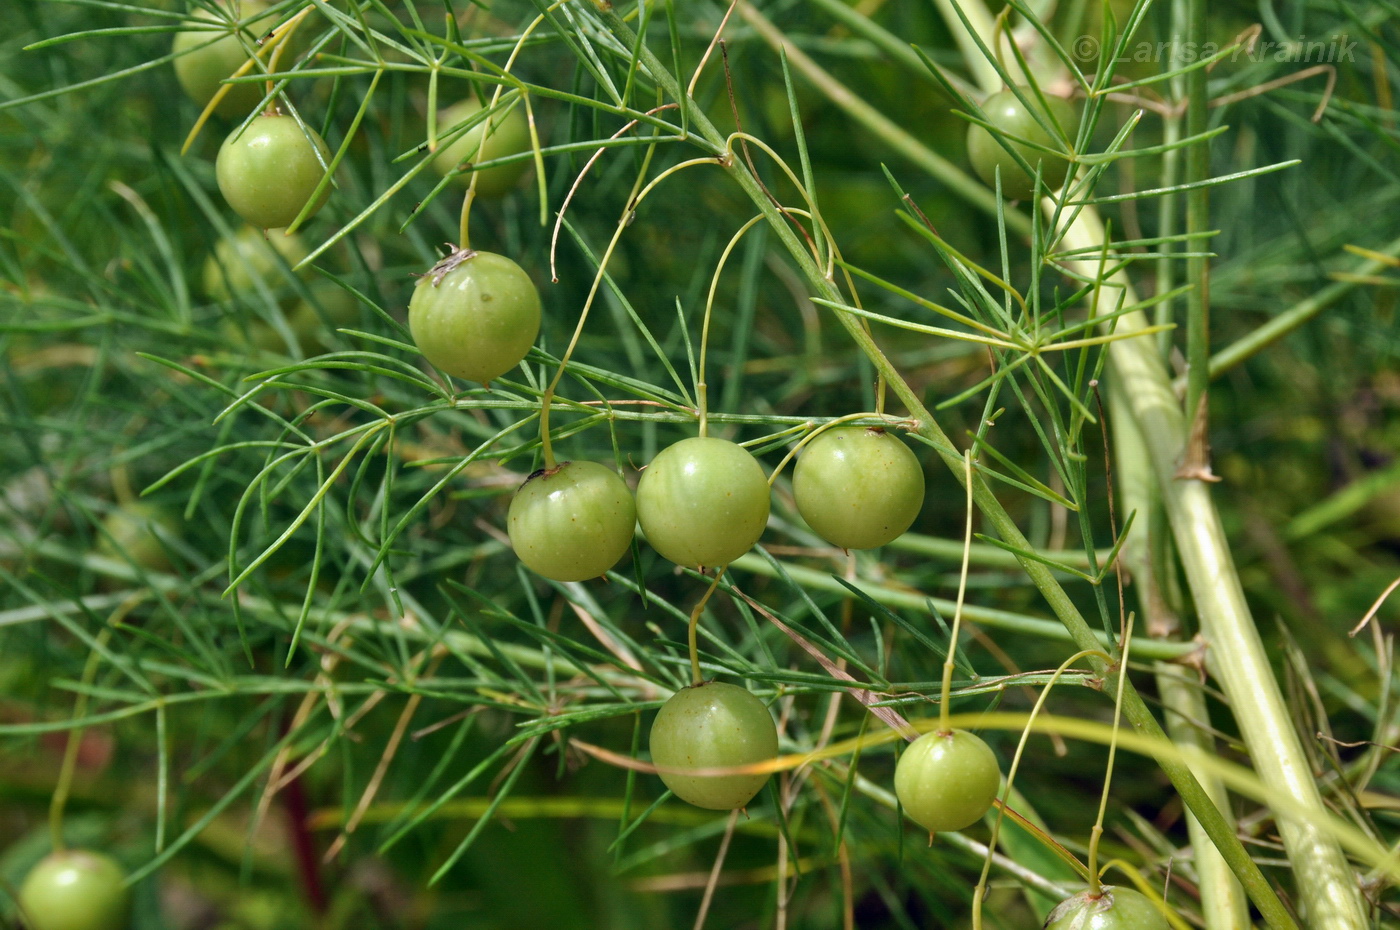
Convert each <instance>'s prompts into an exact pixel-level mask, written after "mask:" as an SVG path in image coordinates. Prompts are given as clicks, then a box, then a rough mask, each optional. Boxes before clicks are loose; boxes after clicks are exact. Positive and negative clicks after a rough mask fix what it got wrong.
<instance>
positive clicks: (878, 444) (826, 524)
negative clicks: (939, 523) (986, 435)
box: [792, 426, 924, 549]
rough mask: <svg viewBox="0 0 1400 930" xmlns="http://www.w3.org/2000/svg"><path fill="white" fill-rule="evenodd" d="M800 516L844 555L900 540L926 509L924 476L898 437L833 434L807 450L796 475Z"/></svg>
mask: <svg viewBox="0 0 1400 930" xmlns="http://www.w3.org/2000/svg"><path fill="white" fill-rule="evenodd" d="M792 493H793V496H794V497H795V498H796V499H797V510H798V512H799V513H801V514H802V519H804V520H806V521H807V525H808V526H810V527H811V528H812V529H813V530H814V531H815V532H816V534H817V535H818V536H820V537H821V538H822V539H825V540H826V541H827V542H829V543H831V544H832V545H833V546H840V547H841V548H842V549H874V548H875V547H876V546H883V545H885V544H886V543H888V542H890V541H891V540H893V539H896V538H897V537H899V536H900V535H901V534H902V533H904V531H905V530H907V529H909V527H910V526H911V525H912V524H913V523H914V520H915V518H916V517H918V515H919V510H920V508H921V507H923V503H924V470H923V468H922V467H920V465H919V460H918V458H917V457H915V455H914V453H913V451H912V450H910V448H909V447H908V446H907V445H905V444H904V441H903V440H901V439H900V438H899V437H898V436H895V435H894V434H893V433H889V432H886V431H885V430H883V429H880V428H878V427H877V428H874V429H866V428H865V427H861V426H857V427H847V428H840V427H838V428H835V429H829V430H827V431H826V432H824V433H821V434H820V435H818V436H817V438H816V439H813V440H812V441H811V442H810V443H808V444H807V447H806V448H805V449H804V450H803V452H802V455H801V457H800V458H799V459H798V460H797V468H796V469H794V470H793V475H792Z"/></svg>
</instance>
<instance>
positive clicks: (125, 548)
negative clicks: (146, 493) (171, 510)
mask: <svg viewBox="0 0 1400 930" xmlns="http://www.w3.org/2000/svg"><path fill="white" fill-rule="evenodd" d="M102 530H103V532H102V534H101V535H100V536H99V537H98V542H97V551H98V553H99V554H101V555H104V556H106V557H107V558H109V559H117V560H119V561H122V562H130V563H131V564H134V565H136V566H139V567H140V568H144V569H146V570H147V571H152V572H165V571H169V570H170V568H171V567H172V566H171V561H170V551H169V549H168V548H167V547H166V546H165V544H164V543H162V542H161V537H162V536H167V537H168V536H171V535H173V534H174V532H175V525H174V521H173V520H172V519H171V518H170V515H169V514H167V513H166V512H165V510H164V509H162V508H161V507H158V506H156V505H155V504H152V503H149V502H148V501H132V502H130V503H127V504H121V505H119V506H117V507H116V508H114V509H113V510H112V511H111V512H110V513H108V514H107V516H106V517H105V518H104V519H103V520H102Z"/></svg>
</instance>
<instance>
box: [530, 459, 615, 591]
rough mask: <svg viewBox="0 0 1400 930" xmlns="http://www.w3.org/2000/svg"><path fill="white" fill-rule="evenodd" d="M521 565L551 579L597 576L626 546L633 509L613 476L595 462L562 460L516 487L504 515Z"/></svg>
mask: <svg viewBox="0 0 1400 930" xmlns="http://www.w3.org/2000/svg"><path fill="white" fill-rule="evenodd" d="M506 523H507V528H508V530H509V532H510V544H511V546H512V547H513V548H514V549H515V554H516V556H518V557H519V559H520V561H522V562H524V563H525V566H526V567H527V568H529V569H530V570H531V571H533V572H537V573H538V574H541V575H543V576H545V577H546V578H553V579H554V580H555V581H584V580H586V579H588V578H597V577H598V576H599V575H601V574H603V573H604V572H606V571H607V570H608V569H610V568H612V567H613V566H614V565H616V564H617V561H618V559H620V558H622V556H623V554H625V553H626V552H627V550H628V548H629V547H630V546H631V545H632V536H633V534H634V533H635V532H636V529H637V508H636V505H635V504H634V503H633V502H632V491H631V490H630V489H629V488H628V487H627V483H626V482H625V481H623V480H622V479H621V478H620V477H618V474H617V472H615V471H613V470H612V469H610V468H606V467H604V466H602V465H599V464H598V463H597V462H564V463H562V464H560V465H559V466H558V467H557V468H554V469H553V470H550V471H541V472H536V473H535V474H533V475H531V476H530V477H529V478H528V479H527V480H526V482H525V483H524V484H523V485H521V486H520V490H519V491H517V492H515V497H514V498H513V499H512V500H511V502H510V513H509V514H508V515H507V517H506Z"/></svg>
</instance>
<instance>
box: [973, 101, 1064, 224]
mask: <svg viewBox="0 0 1400 930" xmlns="http://www.w3.org/2000/svg"><path fill="white" fill-rule="evenodd" d="M1021 95H1022V96H1024V97H1025V98H1026V99H1027V100H1032V101H1033V100H1035V95H1034V92H1033V91H1032V90H1031V89H1030V88H1021ZM1046 102H1047V103H1048V104H1049V107H1050V114H1049V115H1048V116H1047V115H1045V114H1041V115H1042V118H1044V119H1045V121H1046V122H1047V123H1050V124H1052V125H1054V124H1058V125H1059V127H1060V129H1061V130H1063V131H1064V132H1065V134H1066V135H1067V136H1069V137H1070V138H1071V139H1073V135H1072V134H1073V132H1074V129H1075V126H1076V124H1077V123H1078V117H1077V116H1076V115H1075V112H1074V107H1072V106H1070V104H1069V102H1068V101H1066V100H1064V99H1062V98H1060V97H1047V98H1046ZM982 112H983V113H985V114H986V116H987V122H989V123H991V124H992V125H993V126H995V127H996V128H997V129H999V130H1000V131H1001V132H1003V133H1006V134H1007V135H1010V136H1016V137H1017V138H1019V139H1026V140H1028V141H1030V142H1035V143H1037V144H1039V145H1043V146H1046V147H1048V148H1051V149H1056V150H1058V149H1061V148H1063V146H1064V143H1062V142H1061V141H1060V140H1059V139H1057V138H1056V137H1055V136H1053V135H1052V134H1051V133H1050V132H1048V131H1047V130H1046V129H1045V127H1044V126H1042V125H1041V124H1040V123H1039V122H1038V121H1037V120H1036V118H1035V116H1034V115H1032V113H1031V111H1030V110H1027V109H1026V106H1025V104H1023V103H1021V101H1020V100H1019V99H1017V97H1016V95H1015V94H1014V93H1012V92H1011V91H1009V90H1004V91H1001V92H1000V93H996V94H992V95H991V96H990V97H988V98H987V99H986V100H984V101H983V102H982ZM1006 141H1007V143H1008V144H1009V145H1010V146H1011V147H1012V148H1014V149H1015V150H1016V152H1017V153H1018V154H1020V156H1021V157H1022V158H1023V159H1024V160H1025V162H1026V164H1028V165H1030V166H1031V167H1032V168H1034V167H1035V166H1036V165H1037V164H1039V165H1040V177H1041V180H1043V181H1044V182H1045V188H1046V190H1049V191H1056V190H1059V189H1060V187H1061V186H1062V185H1063V184H1064V183H1065V177H1066V176H1067V175H1068V174H1069V164H1070V163H1069V160H1068V159H1066V158H1064V157H1063V156H1060V155H1052V154H1050V153H1049V152H1042V151H1040V150H1038V149H1034V148H1032V147H1030V146H1029V145H1026V144H1025V143H1024V142H1016V141H1012V140H1009V139H1008V140H1006ZM967 157H968V158H969V159H970V160H971V162H972V168H973V170H974V171H976V172H977V176H978V177H979V178H981V179H982V180H983V181H984V182H985V183H986V184H987V186H988V187H991V188H993V189H995V188H996V183H997V171H998V169H1000V171H1001V193H1002V196H1003V197H1006V198H1007V199H1009V200H1026V199H1027V198H1029V197H1032V196H1033V195H1034V194H1035V178H1034V177H1033V176H1031V175H1028V174H1026V172H1025V170H1024V169H1023V168H1022V167H1021V166H1020V165H1019V164H1017V163H1016V159H1015V158H1013V157H1012V156H1011V153H1010V152H1008V151H1007V150H1006V149H1005V148H1003V147H1002V145H1001V143H1000V142H998V141H997V139H996V138H995V137H993V135H992V134H991V133H990V132H988V131H987V130H986V129H983V128H982V127H981V126H977V125H972V126H969V127H968V128H967Z"/></svg>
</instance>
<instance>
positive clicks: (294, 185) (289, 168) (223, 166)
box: [214, 114, 331, 229]
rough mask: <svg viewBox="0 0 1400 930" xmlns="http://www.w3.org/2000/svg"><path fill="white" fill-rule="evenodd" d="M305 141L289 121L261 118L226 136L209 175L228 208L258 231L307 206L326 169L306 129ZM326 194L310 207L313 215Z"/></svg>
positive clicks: (321, 150)
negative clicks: (241, 130) (226, 202)
mask: <svg viewBox="0 0 1400 930" xmlns="http://www.w3.org/2000/svg"><path fill="white" fill-rule="evenodd" d="M306 132H307V133H309V134H310V136H309V137H308V136H307V135H306V134H304V133H303V132H302V128H301V127H300V126H298V125H297V122H296V120H294V119H292V118H291V117H290V116H282V115H279V114H263V115H262V116H257V117H254V119H253V121H252V122H251V123H249V124H248V128H247V129H245V130H244V131H243V132H242V133H240V132H239V131H238V130H237V129H235V130H234V131H233V132H231V133H229V137H228V138H227V139H225V140H224V144H223V145H222V146H220V148H219V156H218V159H217V160H216V161H215V163H214V173H215V175H216V176H217V177H218V179H219V190H220V191H221V192H222V193H223V195H224V199H225V200H227V201H228V205H229V206H230V207H233V211H234V212H235V213H237V214H238V215H239V216H241V217H243V219H245V220H247V221H248V222H249V223H252V224H253V225H254V226H257V227H258V228H260V229H275V228H279V227H282V226H287V225H290V224H291V222H292V220H294V219H296V218H297V215H298V214H300V213H301V209H302V207H304V206H306V204H307V202H309V201H311V197H312V195H313V194H314V193H315V192H316V187H317V185H319V184H320V183H321V178H322V177H323V176H324V175H325V171H326V166H327V165H329V164H330V151H329V150H328V149H327V148H326V143H325V142H323V141H322V140H321V137H320V135H318V134H317V132H316V130H314V129H312V128H311V127H310V126H308V127H306ZM330 193H331V189H330V186H329V185H327V186H326V189H325V190H323V191H322V192H321V194H320V196H319V197H317V198H316V199H315V201H314V202H312V207H311V210H310V212H309V213H308V214H307V218H308V219H309V218H310V217H312V216H314V215H315V214H316V212H317V211H318V210H320V209H321V207H322V206H324V205H325V203H326V199H327V198H328V197H330Z"/></svg>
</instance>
